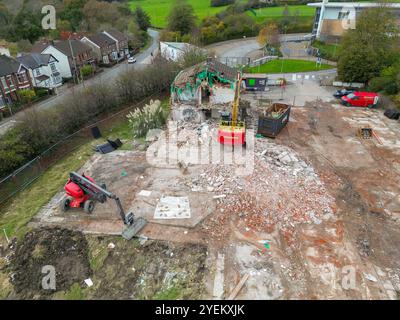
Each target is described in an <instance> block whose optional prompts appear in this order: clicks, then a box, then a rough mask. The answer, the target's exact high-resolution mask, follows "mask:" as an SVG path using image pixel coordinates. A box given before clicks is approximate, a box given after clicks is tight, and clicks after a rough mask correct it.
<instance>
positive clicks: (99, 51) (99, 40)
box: [81, 33, 118, 65]
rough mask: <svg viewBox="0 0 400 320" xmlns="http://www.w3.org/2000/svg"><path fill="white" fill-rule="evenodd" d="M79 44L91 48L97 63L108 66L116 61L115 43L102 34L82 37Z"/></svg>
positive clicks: (116, 50)
mask: <svg viewBox="0 0 400 320" xmlns="http://www.w3.org/2000/svg"><path fill="white" fill-rule="evenodd" d="M81 42H82V43H84V44H86V45H88V46H90V47H91V48H92V50H93V51H94V54H95V57H96V59H97V61H98V63H102V64H105V65H109V64H112V62H114V61H117V60H118V49H117V41H115V40H114V39H112V38H110V37H109V36H107V35H106V34H104V33H97V34H95V35H92V36H87V37H83V38H82V39H81Z"/></svg>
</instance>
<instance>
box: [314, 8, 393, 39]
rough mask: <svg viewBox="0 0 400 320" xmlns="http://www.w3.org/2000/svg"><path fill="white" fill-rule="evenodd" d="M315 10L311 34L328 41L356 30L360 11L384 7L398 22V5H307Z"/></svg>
mask: <svg viewBox="0 0 400 320" xmlns="http://www.w3.org/2000/svg"><path fill="white" fill-rule="evenodd" d="M307 5H308V6H310V7H314V8H316V11H315V18H314V25H313V30H312V34H313V35H315V37H316V38H317V39H320V40H322V41H329V40H334V39H338V38H340V37H341V36H342V35H343V33H344V32H345V31H346V30H349V29H354V28H356V26H357V24H356V21H357V16H358V15H359V14H360V12H361V11H362V10H365V9H368V8H376V7H379V6H385V7H387V8H389V9H390V10H392V11H393V13H394V14H395V15H396V16H397V18H398V19H399V20H400V3H384V4H382V3H373V2H328V0H324V1H323V2H319V3H308V4H307Z"/></svg>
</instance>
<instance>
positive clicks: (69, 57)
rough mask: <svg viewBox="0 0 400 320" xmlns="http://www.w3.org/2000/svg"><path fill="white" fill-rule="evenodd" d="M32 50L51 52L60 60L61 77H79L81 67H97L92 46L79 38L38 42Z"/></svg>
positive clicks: (57, 65)
mask: <svg viewBox="0 0 400 320" xmlns="http://www.w3.org/2000/svg"><path fill="white" fill-rule="evenodd" d="M31 52H32V53H42V54H51V55H52V56H53V57H54V58H55V59H56V60H57V61H58V62H57V63H56V67H57V69H58V71H59V72H60V74H61V77H62V78H66V79H69V78H72V77H79V75H80V69H81V68H82V67H83V66H85V65H91V66H92V67H94V68H96V61H95V56H94V52H93V50H92V48H91V47H90V46H88V45H86V44H85V43H83V42H81V41H79V40H63V41H50V42H45V43H37V44H35V45H34V46H33V48H32V50H31Z"/></svg>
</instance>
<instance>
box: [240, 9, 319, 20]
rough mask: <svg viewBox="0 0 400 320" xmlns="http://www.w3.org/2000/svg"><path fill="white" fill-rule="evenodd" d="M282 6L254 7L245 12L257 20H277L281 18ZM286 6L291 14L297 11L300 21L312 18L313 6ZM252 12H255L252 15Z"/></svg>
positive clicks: (313, 13)
mask: <svg viewBox="0 0 400 320" xmlns="http://www.w3.org/2000/svg"><path fill="white" fill-rule="evenodd" d="M284 8H285V7H284V6H279V7H268V8H260V9H255V10H254V11H248V12H247V14H248V15H249V16H251V17H253V18H255V19H256V21H257V22H259V23H263V22H265V21H267V20H278V19H280V18H282V13H283V10H284ZM288 8H289V13H290V15H291V16H293V15H295V14H296V13H298V16H299V19H300V20H302V21H303V20H304V21H306V20H312V19H314V15H315V8H313V7H309V6H307V5H297V6H296V5H295V6H288ZM253 12H255V14H256V15H254V13H253Z"/></svg>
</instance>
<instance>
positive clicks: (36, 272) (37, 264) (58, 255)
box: [11, 228, 92, 299]
mask: <svg viewBox="0 0 400 320" xmlns="http://www.w3.org/2000/svg"><path fill="white" fill-rule="evenodd" d="M49 265H50V266H54V268H55V272H56V279H55V281H56V290H49V289H48V290H44V289H43V288H42V279H43V277H45V276H46V275H47V274H48V273H42V268H43V267H44V266H49ZM11 267H12V270H13V276H12V283H13V285H14V288H15V292H16V294H17V296H18V297H19V298H25V299H32V298H34V299H39V298H40V299H43V298H46V297H50V295H51V294H53V293H54V292H55V291H60V290H67V289H69V288H70V287H71V285H72V284H74V283H82V281H83V280H84V279H87V278H88V277H89V276H90V275H91V273H92V271H91V269H90V264H89V256H88V243H87V241H86V238H85V236H84V235H83V234H82V233H81V232H77V231H72V230H67V229H60V228H42V229H36V230H34V231H31V232H29V233H28V234H26V236H25V238H24V239H23V241H22V242H20V243H18V244H17V248H16V251H15V253H14V255H13V256H12V258H11Z"/></svg>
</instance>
